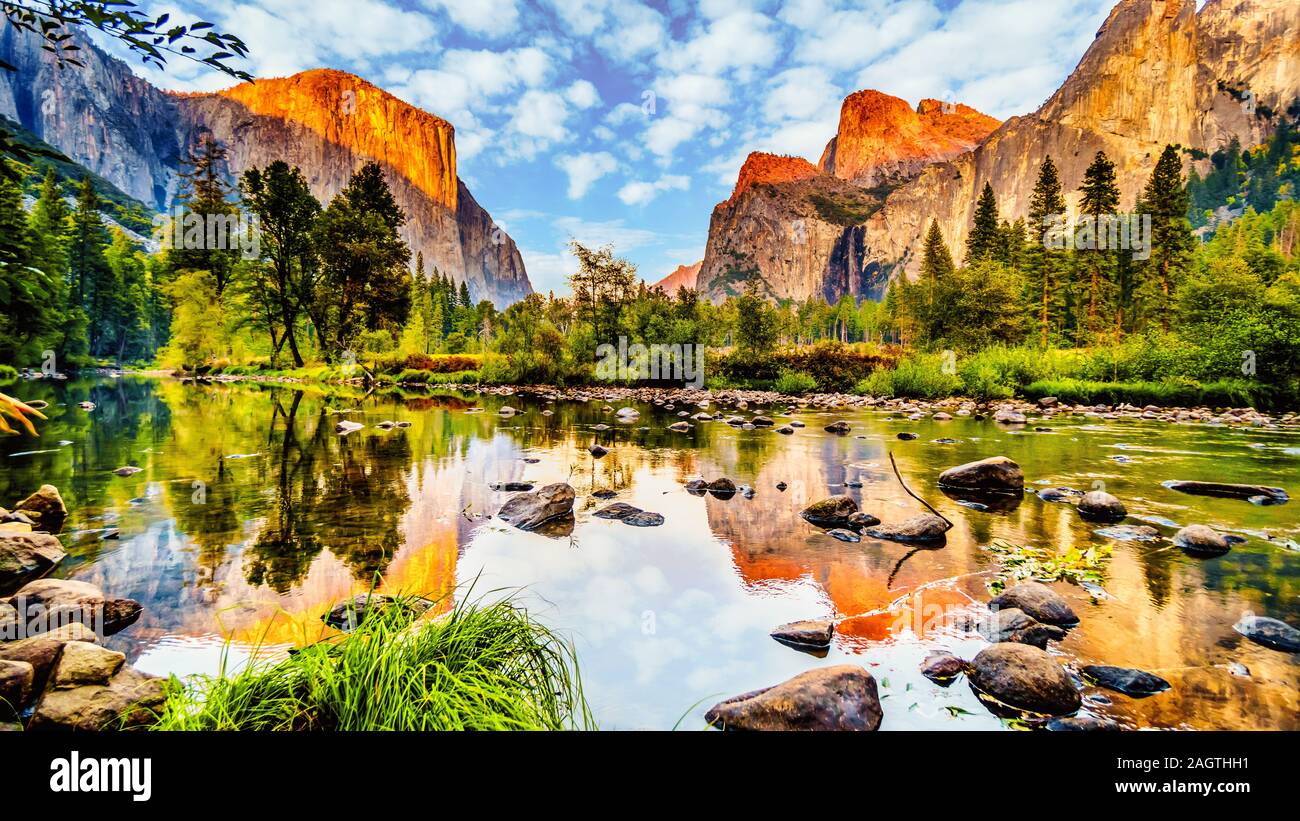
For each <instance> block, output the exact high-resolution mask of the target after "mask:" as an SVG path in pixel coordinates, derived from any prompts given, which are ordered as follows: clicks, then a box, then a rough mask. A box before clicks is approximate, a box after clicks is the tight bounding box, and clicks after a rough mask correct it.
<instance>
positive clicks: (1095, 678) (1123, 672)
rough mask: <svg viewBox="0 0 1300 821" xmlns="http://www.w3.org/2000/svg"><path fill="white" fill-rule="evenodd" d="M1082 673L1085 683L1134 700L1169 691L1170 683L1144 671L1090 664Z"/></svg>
mask: <svg viewBox="0 0 1300 821" xmlns="http://www.w3.org/2000/svg"><path fill="white" fill-rule="evenodd" d="M1081 672H1082V673H1083V678H1084V680H1085V681H1088V682H1091V683H1092V684H1096V685H1097V686H1099V687H1105V688H1106V689H1107V690H1114V691H1115V692H1117V693H1123V694H1124V695H1126V696H1130V697H1132V698H1146V697H1147V696H1153V695H1155V694H1156V693H1163V692H1164V691H1165V690H1168V689H1169V682H1167V681H1165V680H1164V679H1162V678H1161V677H1160V676H1157V675H1155V674H1153V673H1148V672H1146V671H1144V670H1133V669H1130V668H1128V667H1111V666H1109V665H1105V664H1089V665H1087V666H1086V667H1084V668H1083V670H1082V671H1081Z"/></svg>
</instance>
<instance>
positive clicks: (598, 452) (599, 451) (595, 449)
mask: <svg viewBox="0 0 1300 821" xmlns="http://www.w3.org/2000/svg"><path fill="white" fill-rule="evenodd" d="M587 452H588V453H590V454H591V455H592V456H594V457H596V458H597V459H599V458H601V457H602V456H604V455H606V454H607V453H609V449H608V448H605V447H602V446H600V445H592V446H591V447H589V448H587Z"/></svg>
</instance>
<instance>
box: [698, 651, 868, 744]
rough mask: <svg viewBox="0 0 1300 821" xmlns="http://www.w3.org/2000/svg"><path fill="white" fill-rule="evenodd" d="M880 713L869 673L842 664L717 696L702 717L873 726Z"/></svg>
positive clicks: (732, 724)
mask: <svg viewBox="0 0 1300 821" xmlns="http://www.w3.org/2000/svg"><path fill="white" fill-rule="evenodd" d="M883 715H884V714H883V712H882V710H881V706H880V696H879V694H878V692H877V690H876V680H875V678H874V677H872V675H871V673H868V672H867V671H866V670H865V669H863V668H862V667H859V666H857V665H854V664H842V665H837V666H834V667H822V668H819V669H817V670H810V671H808V672H806V673H800V674H799V675H797V676H795V677H794V678H792V679H790V680H788V681H785V682H782V683H781V684H777V685H775V686H773V687H767V688H764V689H762V690H755V691H753V692H751V693H744V694H742V695H738V696H734V697H732V698H729V699H727V700H726V701H722V702H719V703H718V704H715V705H713V707H711V708H710V709H709V711H708V712H707V713H705V714H704V720H705V721H707V722H708V723H709V724H711V725H713V726H714V727H718V728H720V729H724V730H776V731H783V730H784V731H789V730H852V731H874V730H876V729H879V727H880V720H881V718H882V717H883Z"/></svg>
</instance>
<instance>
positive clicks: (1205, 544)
mask: <svg viewBox="0 0 1300 821" xmlns="http://www.w3.org/2000/svg"><path fill="white" fill-rule="evenodd" d="M1174 544H1176V545H1178V546H1179V547H1180V548H1182V550H1183V552H1184V553H1186V554H1188V555H1189V556H1198V557H1205V558H1213V557H1214V556H1222V555H1223V554H1224V553H1227V552H1228V551H1229V550H1231V549H1232V543H1231V542H1230V541H1228V537H1227V536H1224V535H1223V534H1222V533H1220V532H1219V531H1217V530H1215V529H1214V528H1212V527H1207V526H1206V525H1188V526H1187V527H1185V528H1183V529H1182V530H1180V531H1178V532H1177V533H1175V534H1174Z"/></svg>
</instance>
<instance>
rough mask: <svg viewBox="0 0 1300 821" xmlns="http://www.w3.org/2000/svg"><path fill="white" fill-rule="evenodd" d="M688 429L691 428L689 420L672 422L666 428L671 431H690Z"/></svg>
mask: <svg viewBox="0 0 1300 821" xmlns="http://www.w3.org/2000/svg"><path fill="white" fill-rule="evenodd" d="M690 429H691V423H690V422H673V423H672V424H671V425H669V426H668V430H670V431H672V432H673V433H687V432H689V431H690Z"/></svg>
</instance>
